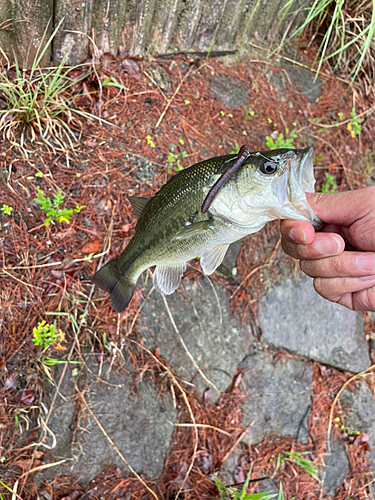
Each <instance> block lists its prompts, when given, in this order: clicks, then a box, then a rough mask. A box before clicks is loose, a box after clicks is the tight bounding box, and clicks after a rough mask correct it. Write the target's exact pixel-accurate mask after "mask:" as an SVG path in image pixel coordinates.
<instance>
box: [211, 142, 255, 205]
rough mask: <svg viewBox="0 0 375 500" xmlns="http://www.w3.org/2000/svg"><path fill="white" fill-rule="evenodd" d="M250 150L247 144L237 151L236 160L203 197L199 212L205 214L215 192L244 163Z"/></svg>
mask: <svg viewBox="0 0 375 500" xmlns="http://www.w3.org/2000/svg"><path fill="white" fill-rule="evenodd" d="M250 154H251V153H250V151H249V148H248V147H247V146H242V147H241V149H240V150H239V152H238V156H237V159H236V161H235V162H234V163H233V164H232V165H230V166H229V167H228V168H227V169H226V170H225V172H223V173H222V175H221V176H220V177H219V179H218V180H217V181H216V182H215V184H214V185H213V186H212V188H211V189H210V190H209V191H208V193H207V196H206V198H205V199H204V202H203V205H202V208H201V212H202V214H205V213H206V212H207V210H208V209H209V208H210V206H211V205H212V202H213V201H214V199H215V196H216V195H217V193H218V192H219V191H220V189H221V188H222V186H223V185H224V184H225V183H226V182H227V180H228V179H229V177H230V176H231V175H232V174H234V172H236V171H237V170H238V169H239V168H240V167H242V165H243V164H244V163H245V161H246V160H247V159H248V158H249V156H250Z"/></svg>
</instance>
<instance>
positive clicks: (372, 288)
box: [281, 187, 375, 311]
mask: <svg viewBox="0 0 375 500" xmlns="http://www.w3.org/2000/svg"><path fill="white" fill-rule="evenodd" d="M307 201H308V202H309V204H310V206H311V207H312V208H313V210H314V211H315V213H316V215H317V216H318V217H320V218H321V219H322V221H324V222H325V225H324V226H323V227H322V228H321V229H319V231H320V232H317V233H316V232H315V230H314V228H313V226H312V225H311V224H309V223H308V222H304V221H292V220H283V221H281V235H282V247H283V249H284V251H285V252H286V253H287V254H289V255H291V256H292V257H294V258H295V259H300V267H301V269H302V271H303V272H305V273H306V274H307V275H308V276H311V277H312V278H314V288H315V290H316V291H317V292H318V293H319V294H320V295H321V296H322V297H324V298H325V299H327V300H330V301H331V302H337V303H339V304H342V305H343V306H346V307H348V308H349V309H353V310H354V311H375V187H368V188H364V189H358V190H356V191H345V192H342V193H324V194H318V193H315V194H307ZM345 248H346V250H345Z"/></svg>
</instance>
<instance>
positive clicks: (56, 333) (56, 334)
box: [32, 321, 64, 349]
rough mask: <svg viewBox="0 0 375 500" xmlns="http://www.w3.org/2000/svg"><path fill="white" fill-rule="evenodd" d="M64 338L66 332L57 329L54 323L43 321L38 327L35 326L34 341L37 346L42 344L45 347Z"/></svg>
mask: <svg viewBox="0 0 375 500" xmlns="http://www.w3.org/2000/svg"><path fill="white" fill-rule="evenodd" d="M63 338H64V334H63V333H62V331H61V330H57V329H56V327H55V326H54V325H49V324H48V323H47V322H46V321H41V322H40V323H38V326H37V327H36V328H33V339H32V341H33V342H34V344H35V345H36V346H38V345H42V346H43V349H46V348H47V347H48V346H50V345H52V344H54V343H55V342H58V341H61V340H63Z"/></svg>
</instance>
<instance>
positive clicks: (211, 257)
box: [200, 243, 229, 274]
mask: <svg viewBox="0 0 375 500" xmlns="http://www.w3.org/2000/svg"><path fill="white" fill-rule="evenodd" d="M228 247H229V243H221V244H220V245H216V247H213V248H210V249H209V250H205V251H204V252H203V253H202V255H201V261H200V262H201V267H202V270H203V272H204V274H212V273H213V272H214V271H215V269H216V268H217V267H219V266H220V264H221V263H222V262H223V259H224V257H225V254H226V252H227V250H228Z"/></svg>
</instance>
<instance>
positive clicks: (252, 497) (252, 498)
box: [214, 469, 277, 500]
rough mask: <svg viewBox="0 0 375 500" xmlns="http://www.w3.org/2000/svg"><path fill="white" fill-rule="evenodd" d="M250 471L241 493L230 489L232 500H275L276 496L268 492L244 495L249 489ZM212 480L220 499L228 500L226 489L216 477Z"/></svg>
mask: <svg viewBox="0 0 375 500" xmlns="http://www.w3.org/2000/svg"><path fill="white" fill-rule="evenodd" d="M251 471H252V469H250V470H249V473H248V475H247V477H246V481H245V483H244V485H243V487H242V490H241V493H239V492H238V491H236V490H234V489H233V488H231V487H230V491H231V493H232V495H233V498H234V500H272V499H273V498H276V496H277V495H276V494H275V493H271V492H270V491H264V492H262V493H251V494H249V495H246V490H247V488H248V487H249V482H250V477H251ZM214 479H215V484H216V487H217V489H218V492H219V497H220V499H221V500H230V498H231V497H230V496H229V492H228V489H227V487H226V486H225V485H224V484H223V483H222V482H221V481H220V479H219V478H217V477H216V476H215V477H214Z"/></svg>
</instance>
